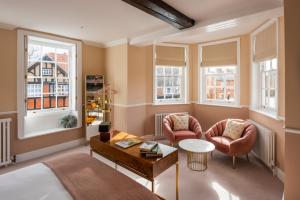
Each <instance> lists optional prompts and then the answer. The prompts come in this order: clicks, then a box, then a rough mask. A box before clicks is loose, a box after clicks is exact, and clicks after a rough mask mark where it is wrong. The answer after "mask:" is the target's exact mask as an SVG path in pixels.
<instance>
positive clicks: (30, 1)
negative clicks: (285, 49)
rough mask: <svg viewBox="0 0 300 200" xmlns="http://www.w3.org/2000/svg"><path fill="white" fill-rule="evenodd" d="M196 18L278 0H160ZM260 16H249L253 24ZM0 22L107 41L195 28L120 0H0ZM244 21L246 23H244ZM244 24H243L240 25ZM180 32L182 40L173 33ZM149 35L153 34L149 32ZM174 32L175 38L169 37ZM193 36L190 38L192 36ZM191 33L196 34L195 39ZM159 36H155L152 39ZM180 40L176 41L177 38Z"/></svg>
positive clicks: (214, 18)
mask: <svg viewBox="0 0 300 200" xmlns="http://www.w3.org/2000/svg"><path fill="white" fill-rule="evenodd" d="M165 2H167V3H169V4H170V5H172V6H174V7H175V8H176V9H178V10H179V11H181V12H183V13H185V14H186V15H187V16H189V17H192V18H194V19H195V20H196V21H197V26H196V28H198V29H199V27H203V26H207V25H209V24H212V23H217V22H219V21H224V20H229V19H232V18H239V17H241V16H245V15H250V14H253V13H257V12H261V11H264V10H269V9H273V8H278V7H280V6H282V0H165ZM262 22H263V21H258V20H252V22H251V24H252V26H254V25H257V24H260V23H262ZM0 23H3V24H9V25H13V26H16V27H23V28H28V29H34V30H38V31H43V32H49V33H54V34H59V35H64V36H68V37H73V38H78V39H82V40H85V41H90V42H95V43H100V44H110V43H111V42H113V41H118V40H122V39H123V40H124V38H127V39H128V40H129V41H138V40H139V39H141V38H148V39H149V38H151V40H152V39H155V37H156V36H157V37H158V36H159V37H162V36H164V37H165V36H167V35H172V37H170V41H172V42H192V41H196V40H199V36H194V35H191V33H193V32H195V31H191V30H196V28H193V29H190V30H188V31H189V34H187V31H179V30H177V29H175V28H173V27H171V26H170V25H169V24H167V23H165V22H163V21H161V20H159V19H157V18H155V17H152V16H150V15H148V14H146V13H144V12H142V11H140V10H138V9H136V8H134V7H132V6H130V5H128V4H126V3H124V2H122V1H121V0H72V1H71V0H51V1H46V0H0ZM243 26H246V24H244V25H243ZM244 29H245V27H244ZM182 33H184V34H183V35H185V37H186V39H184V38H183V37H177V38H176V34H177V35H178V34H179V35H180V34H182ZM149 35H152V37H148V36H149ZM174 36H175V37H174ZM193 37H194V38H193ZM195 38H196V39H195ZM157 39H158V38H157ZM180 40H181V41H180Z"/></svg>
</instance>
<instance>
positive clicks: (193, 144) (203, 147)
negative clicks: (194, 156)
mask: <svg viewBox="0 0 300 200" xmlns="http://www.w3.org/2000/svg"><path fill="white" fill-rule="evenodd" d="M179 147H180V148H182V149H183V150H186V151H190V152H194V153H208V152H211V151H213V150H214V149H215V145H214V144H213V143H211V142H208V141H206V140H201V139H185V140H181V141H180V142H179Z"/></svg>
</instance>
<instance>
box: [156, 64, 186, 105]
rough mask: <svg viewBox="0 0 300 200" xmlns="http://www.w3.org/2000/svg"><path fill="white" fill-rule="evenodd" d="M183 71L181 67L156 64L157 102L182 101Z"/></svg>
mask: <svg viewBox="0 0 300 200" xmlns="http://www.w3.org/2000/svg"><path fill="white" fill-rule="evenodd" d="M184 71H185V69H184V68H183V67H173V66H172V67H171V66H161V65H159V66H156V79H155V85H156V101H157V102H166V101H167V102H182V101H183V100H184V80H185V78H184V77H185V72H184Z"/></svg>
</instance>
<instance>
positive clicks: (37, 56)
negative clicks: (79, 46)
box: [26, 37, 75, 112]
mask: <svg viewBox="0 0 300 200" xmlns="http://www.w3.org/2000/svg"><path fill="white" fill-rule="evenodd" d="M71 51H72V49H71V48H70V47H68V46H65V47H64V46H63V45H57V44H56V43H51V41H49V42H48V41H47V42H46V41H45V40H43V39H41V40H40V39H38V38H36V37H32V38H29V40H28V59H27V79H26V87H27V90H26V91H27V110H28V111H31V112H32V111H37V110H49V109H57V108H68V107H69V97H70V90H69V88H70V83H71V82H70V77H69V74H70V68H69V66H70V60H71V59H70V55H71ZM74 70H75V69H74Z"/></svg>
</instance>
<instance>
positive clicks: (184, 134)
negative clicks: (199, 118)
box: [174, 131, 197, 141]
mask: <svg viewBox="0 0 300 200" xmlns="http://www.w3.org/2000/svg"><path fill="white" fill-rule="evenodd" d="M174 135H175V140H176V141H179V140H184V139H190V138H197V136H196V134H195V133H194V132H193V131H174Z"/></svg>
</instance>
